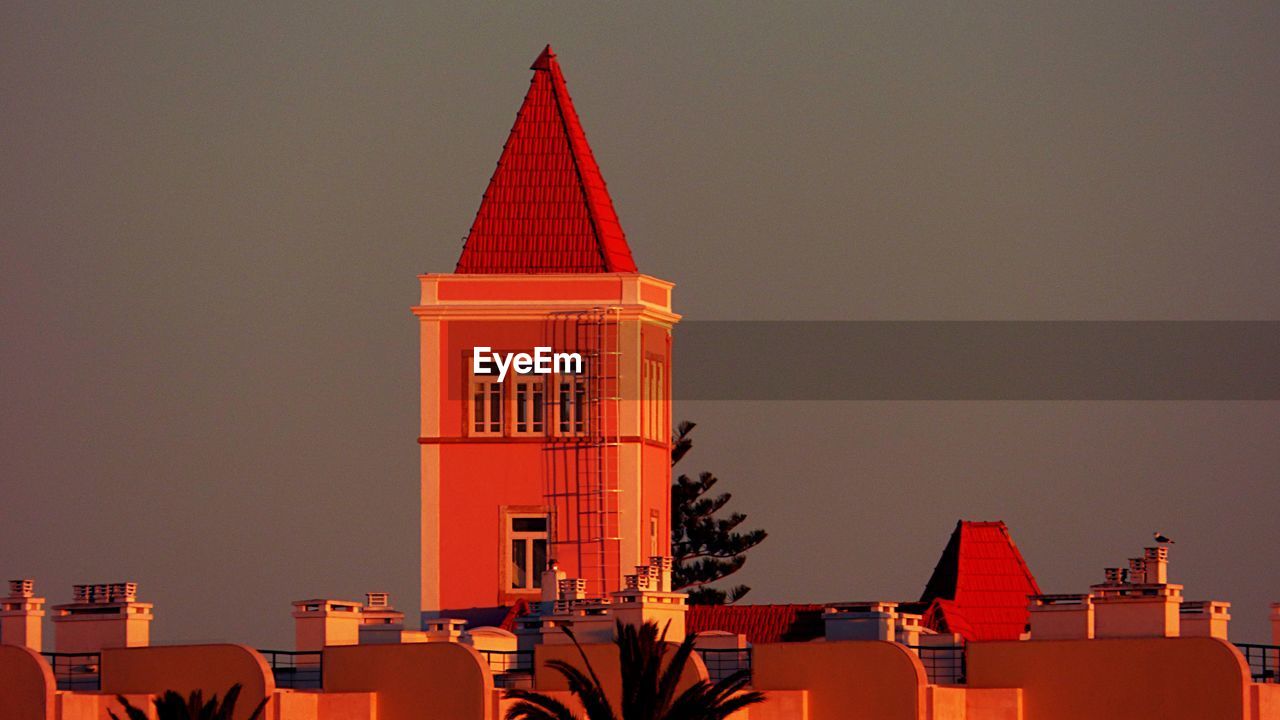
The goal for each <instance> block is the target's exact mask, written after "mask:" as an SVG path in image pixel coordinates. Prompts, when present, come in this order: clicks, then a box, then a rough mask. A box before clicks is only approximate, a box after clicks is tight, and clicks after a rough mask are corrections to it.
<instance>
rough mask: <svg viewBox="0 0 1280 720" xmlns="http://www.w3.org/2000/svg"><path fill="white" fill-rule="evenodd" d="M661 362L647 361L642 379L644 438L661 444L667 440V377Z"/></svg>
mask: <svg viewBox="0 0 1280 720" xmlns="http://www.w3.org/2000/svg"><path fill="white" fill-rule="evenodd" d="M665 375H666V373H665V367H664V365H663V364H662V362H661V361H660V360H645V361H644V368H643V378H642V385H643V389H642V393H641V398H642V399H643V401H644V402H643V404H644V407H643V410H642V412H643V417H644V436H645V437H646V438H648V439H650V440H657V441H659V442H661V441H663V440H665V439H666V434H667V421H666V411H667V403H666V400H665V398H666V377H665Z"/></svg>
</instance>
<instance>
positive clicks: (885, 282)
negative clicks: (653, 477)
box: [0, 2, 1280, 648]
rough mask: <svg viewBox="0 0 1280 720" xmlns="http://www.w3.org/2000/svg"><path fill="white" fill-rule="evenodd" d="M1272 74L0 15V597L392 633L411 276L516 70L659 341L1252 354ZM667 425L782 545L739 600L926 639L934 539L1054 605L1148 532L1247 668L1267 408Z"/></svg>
mask: <svg viewBox="0 0 1280 720" xmlns="http://www.w3.org/2000/svg"><path fill="white" fill-rule="evenodd" d="M1278 35H1280V5H1276V4H1274V3H1252V2H1220V3H1212V4H1198V5H1193V4H1189V3H1188V4H1183V3H1176V4H1164V5H1156V4H1147V3H1129V2H1121V3H1116V2H1107V3H1092V2H1080V3H1069V4H1059V3H1040V2H1031V3H1026V2H1018V3H1014V2H993V3H983V4H981V6H980V7H978V6H974V5H971V4H962V3H941V2H938V3H920V2H902V3H883V4H874V5H872V4H866V3H846V2H839V3H835V2H832V3H824V2H812V3H805V4H764V3H721V4H716V3H699V4H691V5H687V4H681V3H658V2H655V3H645V4H629V5H622V4H613V3H609V4H594V3H550V2H548V3H521V4H510V5H507V4H482V3H466V4H439V5H436V4H432V3H422V2H414V3H410V2H402V3H386V4H377V5H372V4H347V3H333V2H308V3H271V4H258V3H239V2H236V3H217V4H205V5H194V4H181V5H177V4H171V3H142V2H140V3H130V4H127V5H114V6H109V5H102V4H84V5H76V4H60V3H26V4H21V3H7V4H5V5H4V6H3V7H2V8H0V103H2V106H0V107H2V112H0V129H2V131H0V407H3V408H4V411H3V412H2V413H0V574H4V575H5V577H15V578H16V577H34V578H36V580H37V588H38V589H39V590H40V592H41V593H42V594H44V595H45V596H46V597H48V598H49V599H50V601H51V603H56V602H66V601H69V599H70V593H71V588H70V586H71V585H72V584H73V583H85V582H112V581H119V580H125V579H128V580H134V581H137V582H139V583H140V595H141V596H142V598H143V599H144V600H146V601H150V602H154V603H155V604H156V620H155V623H154V626H153V635H154V638H155V639H156V640H157V641H159V642H192V641H212V640H234V641H239V642H248V643H250V644H254V645H258V646H278V647H286V648H287V647H289V646H290V645H291V638H292V621H291V619H290V616H289V610H290V607H289V603H290V601H292V600H296V599H302V598H309V597H318V596H326V597H351V598H357V599H358V598H359V597H360V596H361V595H362V594H363V593H364V592H366V591H370V590H380V591H389V592H390V593H391V595H392V600H393V602H394V604H396V605H398V606H399V607H401V608H403V609H408V610H413V609H415V608H416V607H417V562H418V548H417V538H418V530H417V505H418V445H417V443H416V431H417V426H416V423H417V413H418V406H417V405H418V400H417V375H416V373H417V362H418V357H417V328H416V326H415V322H414V319H413V317H412V316H411V315H410V313H409V307H410V306H411V305H412V304H413V303H414V302H415V301H416V298H417V280H416V275H417V274H418V273H420V272H427V271H434V272H447V271H450V270H452V268H453V266H454V263H455V262H456V260H457V256H458V253H459V251H460V249H461V242H462V237H463V236H464V235H465V234H466V232H467V230H468V227H469V225H470V222H471V219H472V218H473V216H474V213H475V211H476V208H477V207H478V204H479V200H480V196H481V193H482V192H483V190H484V187H485V184H486V182H487V180H488V178H489V175H490V174H491V173H492V171H493V167H494V163H495V162H496V160H497V158H498V154H499V152H500V150H501V147H502V143H503V141H504V140H505V138H506V134H507V132H508V130H509V129H510V126H511V123H512V121H513V119H514V116H515V112H516V110H517V108H518V107H519V105H520V100H521V98H522V97H523V94H524V92H525V90H526V89H527V86H528V82H529V76H530V72H529V70H528V67H529V65H530V63H532V61H533V60H534V58H535V57H536V56H537V54H538V52H539V51H540V50H541V49H542V47H543V45H544V44H546V43H551V44H552V45H553V46H554V47H555V49H556V51H557V53H558V55H559V59H560V63H561V66H562V68H563V70H564V73H565V76H566V78H567V80H568V84H569V89H570V92H571V93H572V95H573V98H574V101H575V104H576V105H577V108H578V112H579V114H580V116H581V118H582V121H583V125H584V127H585V129H586V132H587V136H588V138H589V139H590V141H591V144H592V147H593V149H594V153H595V157H596V159H597V160H598V161H599V163H600V165H601V169H602V171H603V173H604V176H605V178H606V180H607V181H608V183H609V189H610V191H611V193H612V195H613V198H614V203H615V206H616V208H617V210H618V213H619V216H620V219H621V221H622V225H623V228H624V229H625V230H626V232H627V235H628V239H629V241H630V244H631V247H632V251H633V254H634V256H635V258H636V261H637V263H638V265H639V267H640V269H641V270H642V271H643V272H646V273H648V274H651V275H655V276H658V277H661V278H665V279H668V280H671V281H673V282H675V283H676V290H675V295H674V302H675V305H676V309H677V311H678V312H680V313H682V314H683V315H684V316H685V318H686V319H688V320H690V321H693V320H698V321H704V320H781V321H786V320H1272V321H1274V320H1280V283H1277V282H1276V278H1277V277H1278V276H1280V242H1277V228H1280V170H1277V168H1280V133H1277V132H1276V128H1278V127H1280V92H1277V81H1280V45H1278V44H1277V43H1276V42H1275V38H1276V37H1277V36H1278ZM679 347H680V346H679V335H678V334H677V338H676V353H677V356H676V358H677V359H676V367H675V370H674V371H675V373H677V374H678V373H679V372H680V366H679ZM711 361H714V359H713V360H711ZM740 361H741V359H740V358H735V357H732V356H727V357H724V358H723V362H724V363H726V365H729V364H733V363H737V362H740ZM704 370H705V369H704ZM675 414H676V417H677V419H683V418H687V419H691V420H696V421H697V422H698V423H699V426H698V428H697V430H696V431H695V449H694V451H693V452H692V454H691V455H689V457H688V459H687V460H686V461H685V462H684V464H683V466H682V469H684V470H686V471H695V470H701V469H708V470H712V471H714V472H715V473H716V474H717V475H718V476H719V477H720V478H721V486H722V487H723V488H724V489H726V490H729V491H731V492H732V493H733V494H734V500H733V501H732V507H733V508H734V509H735V510H739V511H742V512H746V513H747V514H748V515H749V520H748V525H750V526H752V527H762V528H765V529H766V530H768V532H769V534H770V536H769V539H768V540H767V541H766V542H765V543H764V544H763V545H761V546H760V547H759V548H757V549H755V550H753V551H752V553H751V555H750V560H749V561H748V564H747V567H746V568H745V569H744V570H743V571H742V573H740V579H741V581H743V582H745V583H747V584H749V585H751V586H752V587H753V588H754V590H753V591H752V593H751V595H750V600H751V601H755V602H788V601H819V602H821V601H838V600H853V599H857V600H863V599H870V598H893V599H913V598H915V597H917V596H918V595H919V593H920V591H921V590H922V589H923V587H924V584H925V581H926V580H927V579H928V576H929V573H930V572H931V571H932V569H933V566H934V564H935V562H936V561H937V556H938V555H939V554H940V552H941V550H942V548H943V546H944V545H945V543H946V540H947V537H948V535H949V534H950V532H951V530H952V528H953V526H954V524H955V522H956V520H957V519H960V518H965V519H974V520H994V519H1001V520H1004V521H1006V522H1007V523H1008V524H1009V527H1010V529H1011V531H1012V534H1013V537H1014V538H1015V539H1016V541H1017V543H1018V545H1019V547H1020V548H1021V550H1022V552H1023V554H1024V555H1025V556H1026V558H1027V560H1028V562H1029V564H1030V566H1031V568H1032V570H1033V571H1034V572H1035V573H1036V576H1037V578H1038V579H1039V581H1040V585H1041V587H1042V588H1043V589H1044V590H1045V591H1046V592H1082V591H1084V590H1085V589H1086V587H1087V585H1088V584H1090V583H1092V582H1097V581H1100V580H1101V574H1102V568H1103V567H1105V566H1110V565H1120V564H1123V562H1124V560H1125V559H1126V558H1128V557H1130V556H1132V555H1135V554H1137V553H1139V552H1140V551H1141V547H1142V545H1144V544H1146V543H1147V542H1148V541H1149V539H1150V537H1151V532H1152V530H1155V529H1159V530H1162V531H1164V532H1166V533H1168V534H1169V535H1171V536H1173V537H1175V538H1176V539H1178V544H1177V545H1176V546H1175V548H1174V552H1173V554H1172V559H1171V571H1170V574H1171V577H1172V579H1173V580H1174V581H1176V582H1182V583H1184V584H1185V585H1186V588H1187V589H1186V595H1187V596H1188V597H1189V598H1192V599H1220V600H1228V601H1231V602H1233V603H1234V607H1233V609H1232V615H1233V618H1234V620H1233V637H1234V638H1235V639H1237V640H1251V641H1255V642H1257V641H1264V640H1266V639H1267V631H1266V620H1265V618H1266V613H1267V604H1268V603H1269V602H1275V601H1280V569H1277V564H1276V562H1275V557H1274V556H1275V548H1276V547H1277V546H1278V545H1280V524H1277V523H1276V522H1275V518H1274V513H1275V510H1276V508H1277V507H1280V482H1277V477H1276V466H1277V462H1276V461H1277V458H1278V457H1280V405H1278V403H1277V402H1274V401H1232V402H1218V401H1202V402H1161V401H1151V402H1127V401H1057V402H1048V401H1017V402H1014V401H999V402H997V401H982V400H975V401H946V402H944V401H931V400H919V401H909V402H908V401H901V402H899V401H875V402H872V401H803V402H801V401H771V402H764V401H748V400H739V401H722V400H721V401H717V400H698V401H680V402H677V404H676V408H675Z"/></svg>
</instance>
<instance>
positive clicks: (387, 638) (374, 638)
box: [358, 592, 415, 645]
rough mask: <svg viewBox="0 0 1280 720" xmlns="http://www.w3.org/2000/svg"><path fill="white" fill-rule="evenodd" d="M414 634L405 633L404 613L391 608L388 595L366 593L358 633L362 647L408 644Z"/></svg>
mask: <svg viewBox="0 0 1280 720" xmlns="http://www.w3.org/2000/svg"><path fill="white" fill-rule="evenodd" d="M414 634H415V633H406V632H405V629H404V613H402V612H400V611H399V610H396V609H395V608H393V607H391V597H390V596H389V595H388V594H387V593H384V592H371V593H365V595H364V611H363V612H361V613H360V627H359V632H358V635H359V638H360V644H361V645H373V644H390V643H399V642H408V640H407V638H408V637H410V636H412V635H414Z"/></svg>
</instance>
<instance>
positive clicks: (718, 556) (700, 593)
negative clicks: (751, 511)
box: [671, 420, 768, 605]
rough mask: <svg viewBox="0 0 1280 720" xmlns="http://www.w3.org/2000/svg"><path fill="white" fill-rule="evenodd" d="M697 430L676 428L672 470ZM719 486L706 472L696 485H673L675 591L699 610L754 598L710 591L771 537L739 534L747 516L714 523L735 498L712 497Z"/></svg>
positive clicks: (689, 481) (685, 481) (743, 590)
mask: <svg viewBox="0 0 1280 720" xmlns="http://www.w3.org/2000/svg"><path fill="white" fill-rule="evenodd" d="M694 427H695V424H694V423H691V422H689V421H687V420H686V421H684V422H682V423H680V425H679V427H677V429H676V432H675V434H674V436H673V437H672V442H671V464H672V466H674V465H676V463H679V462H680V460H681V459H682V458H683V457H684V456H685V455H686V454H687V453H688V452H689V450H690V449H692V448H693V439H692V438H690V437H689V434H690V433H691V432H692V431H693V428H694ZM717 482H719V479H718V478H716V476H715V475H713V474H712V473H709V472H702V473H699V474H698V477H697V479H693V478H690V477H689V476H688V475H681V476H679V477H678V478H676V480H675V482H674V483H672V485H671V554H672V556H673V562H672V566H673V568H672V586H673V587H675V588H676V589H677V590H687V591H688V592H689V602H691V603H693V604H696V605H722V604H724V603H726V602H728V603H734V602H737V601H738V600H741V599H742V597H743V596H744V595H746V594H747V593H748V592H750V591H751V588H749V587H747V586H746V585H736V586H734V587H733V588H731V589H729V590H728V591H727V592H726V591H724V590H720V589H717V588H713V587H709V585H710V584H711V583H714V582H716V581H717V580H722V579H724V578H726V577H728V576H730V575H732V574H733V573H735V572H737V571H739V570H741V569H742V566H743V564H745V563H746V562H747V556H746V552H747V551H748V550H750V549H751V548H753V547H755V546H756V545H759V544H760V543H761V542H763V541H764V539H765V538H766V537H768V534H767V533H766V532H765V531H764V530H750V531H746V532H739V531H738V526H739V525H741V524H742V522H743V521H744V520H746V519H747V516H746V515H745V514H743V513H731V514H729V515H728V517H716V513H718V512H720V510H721V509H723V508H724V506H725V505H726V504H728V502H729V500H730V499H732V497H733V496H732V495H731V494H729V493H721V494H719V495H709V493H710V492H711V489H712V488H713V487H715V485H716V483H717Z"/></svg>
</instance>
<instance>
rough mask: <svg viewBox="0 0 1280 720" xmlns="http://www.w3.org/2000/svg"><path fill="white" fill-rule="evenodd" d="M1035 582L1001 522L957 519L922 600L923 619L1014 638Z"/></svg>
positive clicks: (979, 635) (972, 634)
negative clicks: (925, 607) (927, 605)
mask: <svg viewBox="0 0 1280 720" xmlns="http://www.w3.org/2000/svg"><path fill="white" fill-rule="evenodd" d="M1039 594H1040V586H1039V585H1037V584H1036V579H1035V576H1033V575H1032V574H1031V570H1030V568H1028V567H1027V563H1026V561H1025V560H1023V559H1022V553H1020V552H1018V547H1017V546H1016V545H1014V543H1013V538H1012V537H1010V536H1009V528H1007V527H1005V524H1004V523H1003V522H969V521H964V520H962V521H960V522H958V523H956V529H955V532H953V533H952V534H951V540H950V541H949V542H948V543H947V547H946V549H944V550H943V551H942V557H941V558H940V559H939V560H938V566H937V567H936V568H934V570H933V576H932V577H931V578H929V583H928V584H927V585H926V586H925V590H924V595H923V596H921V598H920V601H921V602H927V603H930V606H929V609H928V610H927V611H926V613H925V617H924V623H925V626H926V627H931V628H933V629H935V630H939V631H942V632H955V633H959V634H960V635H962V636H963V637H964V638H965V639H966V640H1016V639H1017V638H1018V636H1019V635H1020V634H1022V632H1023V631H1024V630H1025V629H1026V625H1027V614H1028V611H1027V602H1028V596H1030V595H1039Z"/></svg>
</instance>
